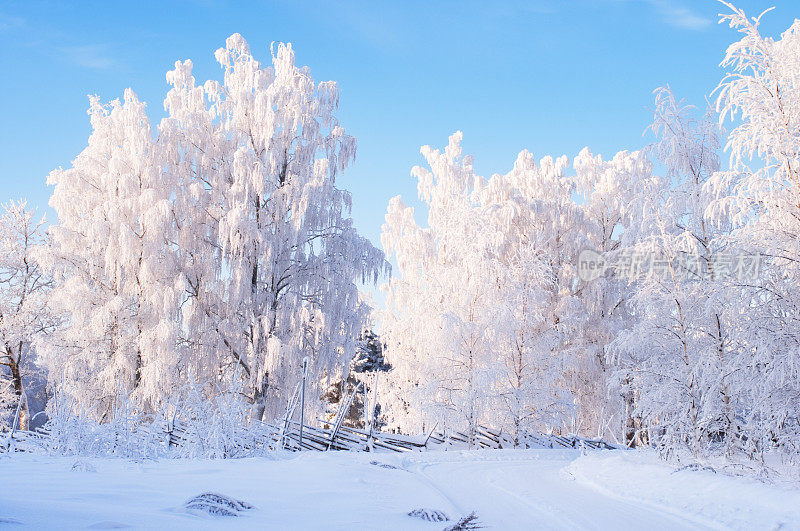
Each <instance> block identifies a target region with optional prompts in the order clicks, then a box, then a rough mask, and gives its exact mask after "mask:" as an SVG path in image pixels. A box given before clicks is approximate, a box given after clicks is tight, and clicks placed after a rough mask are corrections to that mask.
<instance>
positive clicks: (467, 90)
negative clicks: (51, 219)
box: [0, 0, 800, 244]
mask: <svg viewBox="0 0 800 531" xmlns="http://www.w3.org/2000/svg"><path fill="white" fill-rule="evenodd" d="M112 4H114V5H112ZM737 5H739V6H740V7H743V8H744V9H745V10H746V11H748V12H749V13H750V14H751V15H757V14H758V13H760V12H761V11H762V10H763V9H766V8H767V7H770V6H773V5H774V6H775V7H776V9H775V10H774V11H773V12H771V13H770V14H768V15H767V17H766V19H765V22H764V25H763V27H764V31H765V32H766V33H768V34H771V35H774V36H777V35H778V34H779V33H780V32H781V31H783V30H784V29H786V28H788V26H789V25H790V24H791V22H792V21H793V19H794V18H795V17H796V16H800V6H798V4H797V2H796V0H795V1H787V0H780V1H778V0H741V1H739V2H738V3H737ZM723 9H725V8H724V6H722V5H721V4H718V3H717V2H715V1H713V0H699V1H693V2H691V1H689V0H680V1H679V2H670V1H667V0H577V1H574V2H556V1H550V0H537V1H532V2H522V1H520V2H513V1H504V2H498V3H492V2H485V1H471V0H463V1H459V2H403V3H400V2H398V3H383V2H377V1H372V2H363V3H353V2H342V3H336V2H302V1H295V2H290V1H263V2H248V3H244V2H221V1H219V2H218V1H215V0H196V1H176V2H167V1H165V2H148V1H140V2H126V3H119V5H116V4H115V3H111V2H109V3H104V2H97V3H94V2H85V3H80V2H74V3H73V2H37V1H30V2H14V1H11V2H9V1H7V0H5V1H0V72H3V74H4V75H3V81H2V83H1V84H0V87H1V88H0V104H1V105H2V126H3V127H0V200H3V201H5V200H6V199H11V198H19V197H24V198H27V199H28V200H29V203H30V204H32V205H34V206H37V207H39V209H40V211H46V208H47V207H46V205H47V200H48V197H49V194H50V191H49V189H48V187H47V186H46V184H45V178H46V176H47V174H48V172H49V171H50V170H51V169H53V168H56V167H58V166H60V165H61V166H68V165H69V164H70V161H71V160H72V159H73V158H74V156H75V155H76V154H77V153H78V152H79V151H80V150H81V149H82V148H83V147H84V145H85V143H86V140H87V137H88V134H89V123H88V118H87V116H86V109H87V107H88V100H87V95H88V94H90V93H96V94H99V95H100V96H101V97H102V98H103V99H105V100H110V99H114V98H117V97H121V95H122V91H123V90H124V89H125V88H126V87H129V86H130V87H132V88H133V89H134V90H135V91H136V92H137V94H138V95H139V97H140V98H141V99H143V100H144V101H147V102H148V104H149V112H150V114H151V117H152V118H153V120H154V123H155V122H157V121H158V119H160V117H161V116H162V112H163V111H162V108H163V107H162V101H163V97H164V94H165V92H166V90H167V85H166V82H165V77H164V74H165V72H166V71H167V70H168V69H170V68H171V67H172V64H173V63H174V61H175V60H176V59H185V58H190V59H192V61H193V62H194V64H195V74H196V75H197V76H198V78H200V79H208V78H219V77H220V70H219V68H218V66H217V65H216V63H215V62H214V56H213V54H214V50H216V49H217V48H218V47H220V46H222V45H223V43H224V41H225V38H226V37H227V36H228V35H230V34H231V33H234V32H239V33H242V34H243V35H244V37H245V38H246V39H247V40H248V42H249V43H250V47H251V50H253V52H254V53H255V55H256V56H257V57H259V58H260V59H261V60H263V61H267V60H268V58H269V51H268V49H269V44H270V42H272V41H291V42H292V43H293V45H294V48H295V51H296V57H297V62H298V63H299V64H304V65H308V66H310V67H311V70H312V74H313V75H314V77H315V78H316V79H317V80H318V81H321V80H329V79H333V80H336V81H338V82H339V84H340V89H341V108H340V119H341V122H342V124H343V125H344V126H345V127H346V128H347V129H348V130H349V131H350V132H351V133H352V134H354V135H356V136H357V138H358V142H359V150H358V157H357V160H356V162H355V164H354V166H352V167H351V168H350V169H349V170H348V171H347V172H346V173H345V174H344V175H342V176H341V177H340V181H339V184H340V185H341V186H343V187H345V188H347V189H349V190H350V191H351V192H352V193H353V200H354V206H353V217H354V218H355V221H356V225H357V226H358V228H359V229H360V230H361V232H362V233H363V234H365V235H366V236H367V237H369V238H370V239H372V240H373V241H374V242H375V243H376V244H379V235H380V225H381V223H382V222H383V215H384V211H385V207H386V204H387V202H388V200H389V198H391V197H392V196H394V195H397V194H402V195H403V196H404V198H405V199H406V200H407V201H408V202H410V203H411V204H415V203H416V202H415V201H414V200H413V199H414V198H416V184H415V182H414V181H413V179H412V178H411V177H410V175H409V172H410V170H411V168H412V166H414V165H415V164H420V163H422V159H421V156H420V155H419V147H420V146H421V145H423V144H431V145H433V146H436V147H441V146H444V145H445V144H446V143H447V137H448V135H449V134H450V133H452V132H453V131H455V130H458V129H460V130H462V131H463V132H464V147H465V150H466V151H467V152H469V153H472V154H474V155H475V156H476V166H477V168H478V170H479V171H480V172H481V173H483V174H485V175H490V174H491V173H493V172H504V171H507V170H508V169H510V167H511V165H512V164H513V162H514V159H515V157H516V154H517V153H518V152H519V151H520V150H522V149H524V148H527V149H529V150H531V151H532V152H533V153H534V154H536V155H537V156H542V155H544V154H553V155H558V154H562V153H564V154H567V155H569V156H574V155H576V154H577V153H578V151H579V150H580V149H581V148H582V147H584V146H587V145H588V146H589V147H590V148H591V149H592V150H593V151H595V152H599V153H603V154H604V155H606V156H610V155H612V154H613V153H614V152H616V151H618V150H620V149H636V148H639V147H641V145H642V144H643V143H644V142H645V139H643V138H642V132H643V130H644V128H645V127H646V125H647V124H648V120H649V112H648V110H647V109H648V107H649V106H650V104H651V102H652V94H651V93H652V90H653V89H654V88H656V87H658V86H660V85H663V84H666V83H669V84H671V85H672V87H673V89H674V90H675V92H676V93H677V94H678V95H679V96H680V97H683V98H686V99H687V100H688V101H689V102H692V103H696V104H699V105H702V104H704V101H705V100H704V98H705V97H706V96H707V95H708V94H709V93H710V92H711V91H712V90H713V89H714V87H715V86H716V84H717V83H718V81H719V79H720V78H721V75H722V74H721V71H720V69H719V68H718V66H717V65H718V63H719V62H720V60H721V59H722V57H723V54H724V50H725V48H726V46H727V45H728V44H730V43H731V42H733V41H734V40H735V39H736V38H737V34H735V33H734V32H733V31H732V30H730V29H729V28H728V27H726V26H723V25H719V24H717V18H718V17H717V14H718V13H719V12H721V11H722V10H723Z"/></svg>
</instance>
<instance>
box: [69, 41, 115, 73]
mask: <svg viewBox="0 0 800 531" xmlns="http://www.w3.org/2000/svg"><path fill="white" fill-rule="evenodd" d="M61 52H62V53H63V54H64V56H65V57H66V58H67V59H69V60H70V61H71V62H73V63H75V64H76V65H78V66H82V67H84V68H91V69H95V70H104V69H106V68H111V67H113V66H115V65H116V61H114V60H113V59H111V58H110V57H108V54H107V52H106V49H105V47H104V46H99V45H88V46H67V47H64V48H61Z"/></svg>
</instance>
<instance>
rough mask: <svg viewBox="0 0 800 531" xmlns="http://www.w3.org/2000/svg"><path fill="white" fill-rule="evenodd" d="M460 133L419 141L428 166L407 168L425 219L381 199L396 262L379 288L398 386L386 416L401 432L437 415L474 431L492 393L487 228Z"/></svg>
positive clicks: (447, 424) (385, 236)
mask: <svg viewBox="0 0 800 531" xmlns="http://www.w3.org/2000/svg"><path fill="white" fill-rule="evenodd" d="M461 136H462V135H461V133H460V132H459V133H455V134H454V135H452V136H451V137H450V142H449V144H448V146H447V148H446V149H445V150H444V151H443V152H442V151H438V150H434V149H433V148H431V147H429V146H425V147H423V148H422V150H421V151H422V154H423V156H424V157H425V159H426V160H427V162H428V164H429V166H430V168H431V169H430V170H429V169H426V168H422V167H419V166H417V167H415V168H414V169H413V171H412V173H413V175H414V176H415V177H416V178H417V179H418V181H419V184H418V190H419V195H420V198H421V199H422V200H423V201H424V202H425V203H426V205H427V206H428V227H425V228H423V227H420V226H419V225H418V224H417V223H416V221H415V219H414V211H413V208H411V207H407V206H405V205H404V204H403V202H402V200H401V198H400V197H399V196H398V197H395V198H393V199H392V200H391V202H390V203H389V207H388V209H387V213H386V223H385V224H384V226H383V233H382V235H381V242H382V243H383V247H384V249H385V250H386V252H387V253H394V254H395V255H396V258H397V264H398V268H399V276H395V277H393V278H392V279H391V282H390V283H389V285H388V288H387V289H388V295H387V306H388V309H387V312H386V315H385V317H384V320H383V326H384V327H385V331H383V337H384V338H385V340H386V342H387V358H388V360H389V362H390V363H391V364H392V366H393V367H394V370H393V372H392V375H393V376H394V378H395V391H396V392H398V393H399V395H400V396H398V397H397V398H396V399H395V402H394V406H395V410H394V411H393V413H394V416H395V423H396V424H397V425H398V426H400V427H401V428H402V429H405V430H409V431H416V430H419V429H420V428H426V427H427V428H428V429H431V428H433V425H434V424H438V425H439V427H440V428H444V429H448V428H451V429H452V428H459V429H462V428H466V429H467V430H468V431H469V433H470V434H474V429H475V427H476V426H477V425H478V423H479V422H480V421H481V420H482V419H483V414H484V408H485V407H486V405H487V397H488V396H490V395H491V394H492V393H493V392H495V390H494V385H493V384H492V380H493V379H494V378H495V377H496V368H495V367H494V366H493V364H492V363H491V361H492V358H493V355H494V352H493V347H492V343H493V337H492V336H493V334H494V326H493V324H494V323H493V320H491V319H490V318H489V312H488V310H489V308H490V307H491V305H492V303H493V300H494V297H495V296H496V290H497V287H496V283H495V282H494V281H493V278H494V275H493V271H492V267H493V263H492V261H491V260H490V259H489V256H488V248H487V245H488V238H489V236H490V234H489V230H487V228H486V226H485V224H484V222H483V218H482V215H481V214H482V213H481V211H480V210H479V209H477V208H476V206H477V201H476V198H475V197H474V192H475V190H476V189H477V188H480V186H481V185H482V179H481V178H480V177H479V176H477V175H476V174H475V172H474V170H473V166H472V158H471V157H469V156H463V154H462V150H461V145H460V144H461ZM405 403H407V404H408V407H405V406H403V410H402V411H397V407H398V406H401V405H403V404H405ZM470 436H471V435H470Z"/></svg>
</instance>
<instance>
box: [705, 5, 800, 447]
mask: <svg viewBox="0 0 800 531" xmlns="http://www.w3.org/2000/svg"><path fill="white" fill-rule="evenodd" d="M726 5H728V7H729V8H730V9H731V12H730V13H729V14H726V15H723V16H722V21H724V22H727V23H728V24H729V25H730V27H731V28H734V29H736V30H737V31H738V32H740V33H741V34H742V38H741V39H740V40H739V41H737V42H735V43H733V44H732V45H731V46H730V47H729V48H728V50H727V53H726V55H725V58H724V59H723V61H722V64H721V66H722V67H723V68H725V69H726V70H727V75H726V76H725V78H724V79H723V80H722V81H721V83H720V85H719V86H718V88H717V96H718V97H717V109H718V111H719V113H720V116H719V118H720V120H721V121H724V120H725V119H727V118H729V117H730V118H735V119H737V123H738V125H737V126H736V127H735V128H733V130H732V131H731V132H730V134H729V136H728V141H727V144H726V146H725V147H726V150H728V151H729V153H730V170H729V171H725V172H719V173H717V174H715V175H714V177H713V178H712V179H711V181H710V182H709V184H708V188H709V190H710V191H711V192H710V193H713V194H714V195H715V198H716V200H715V201H714V202H713V203H712V204H711V205H710V206H709V208H708V211H707V214H708V215H709V217H710V219H711V220H713V221H716V222H723V223H726V222H728V221H730V222H732V223H733V231H732V233H731V237H730V238H729V239H728V240H727V241H728V243H729V245H731V246H735V247H736V248H739V249H742V250H743V251H745V252H747V253H750V254H752V255H755V256H759V257H761V260H762V264H761V265H762V270H761V271H760V274H759V275H758V276H757V277H754V276H753V275H750V276H748V277H747V278H744V279H741V280H740V281H739V282H737V283H736V288H737V290H738V298H737V299H736V301H735V302H734V303H733V305H734V306H735V307H736V308H737V309H738V310H739V316H738V317H737V325H738V327H737V340H738V344H739V349H740V354H741V357H742V360H741V363H739V364H737V365H734V366H732V367H731V368H729V369H728V372H729V373H730V372H732V371H736V373H735V375H736V378H737V381H738V385H737V389H736V392H737V393H738V394H741V395H742V396H741V400H742V404H743V405H742V406H741V408H740V410H739V412H740V414H741V415H742V421H743V424H744V428H743V431H744V432H745V433H744V435H745V437H743V439H742V440H744V441H746V444H747V446H748V448H749V449H750V450H752V451H756V450H762V451H763V450H765V449H767V448H769V447H772V446H775V445H777V446H779V447H782V448H784V449H786V450H788V451H790V452H793V453H795V454H796V453H797V452H798V449H800V423H798V420H797V419H798V415H800V401H798V396H800V385H799V384H798V382H800V372H798V367H799V366H800V357H799V356H800V333H798V326H797V322H798V317H799V316H800V313H799V312H798V309H800V290H798V285H799V283H800V268H799V267H798V260H797V257H798V255H800V241H798V237H797V235H798V234H799V233H800V142H798V138H800V68H798V65H800V20H795V21H794V23H793V24H792V26H791V27H790V28H789V29H787V30H786V31H785V32H784V33H783V34H782V35H781V37H780V38H779V39H772V38H769V37H766V36H763V35H761V33H760V30H759V25H760V21H761V17H762V16H763V13H762V15H761V16H759V17H757V18H752V19H751V18H748V17H747V16H746V15H745V13H744V11H742V10H740V9H737V8H735V7H733V6H732V5H730V4H726Z"/></svg>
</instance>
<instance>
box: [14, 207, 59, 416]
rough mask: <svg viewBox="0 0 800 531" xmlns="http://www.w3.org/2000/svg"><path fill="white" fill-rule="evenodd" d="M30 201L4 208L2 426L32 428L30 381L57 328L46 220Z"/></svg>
mask: <svg viewBox="0 0 800 531" xmlns="http://www.w3.org/2000/svg"><path fill="white" fill-rule="evenodd" d="M34 216H35V213H34V212H33V211H32V210H29V209H28V208H27V206H26V203H25V202H24V201H19V202H14V201H10V202H8V203H6V204H5V205H3V213H2V215H0V426H1V425H3V423H12V422H14V416H15V415H16V411H17V410H19V421H18V428H19V429H23V430H26V429H28V426H29V422H30V410H29V407H28V398H27V393H26V389H25V382H26V381H27V380H29V379H30V378H31V377H32V376H33V375H32V374H30V371H31V370H32V368H33V367H35V365H34V361H35V360H34V359H32V357H33V355H34V344H35V342H36V341H37V340H38V339H39V338H41V337H42V335H43V334H45V333H47V332H48V331H50V330H51V329H52V327H53V325H54V324H55V323H54V319H53V316H52V314H51V312H50V311H48V308H47V297H48V295H49V291H50V288H51V283H50V278H49V277H48V275H47V274H46V273H45V272H44V271H43V270H42V268H41V266H40V265H39V262H38V261H37V259H36V251H37V247H39V246H44V245H45V244H46V235H45V229H44V218H42V219H40V220H37V219H35V217H34Z"/></svg>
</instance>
